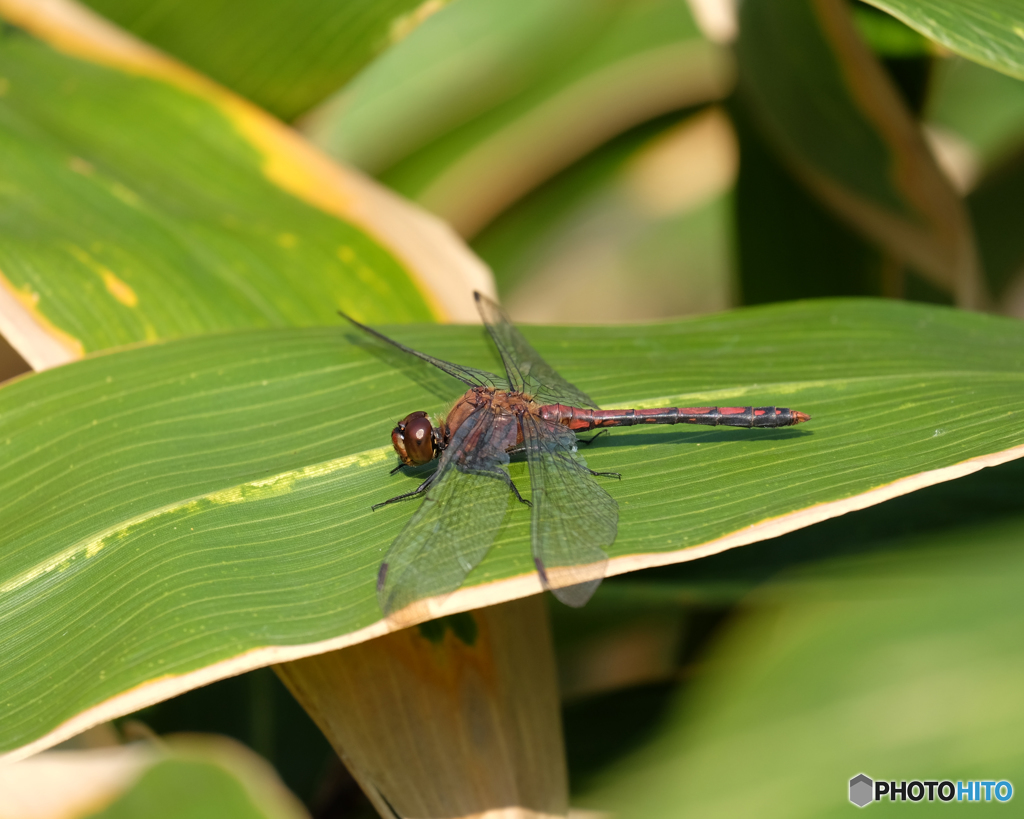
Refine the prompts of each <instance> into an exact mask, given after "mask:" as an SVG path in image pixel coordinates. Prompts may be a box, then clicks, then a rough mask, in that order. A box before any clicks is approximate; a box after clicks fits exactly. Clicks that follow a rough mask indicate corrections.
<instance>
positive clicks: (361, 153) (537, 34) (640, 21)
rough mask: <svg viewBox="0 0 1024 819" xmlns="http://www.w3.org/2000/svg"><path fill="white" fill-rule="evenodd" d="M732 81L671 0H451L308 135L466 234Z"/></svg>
mask: <svg viewBox="0 0 1024 819" xmlns="http://www.w3.org/2000/svg"><path fill="white" fill-rule="evenodd" d="M731 80H732V71H731V61H730V60H729V57H728V56H727V54H726V53H725V52H724V50H723V49H721V48H720V47H718V46H715V45H713V44H711V43H709V42H707V41H706V40H704V39H703V37H702V35H701V34H700V32H699V30H698V29H697V27H696V25H695V23H694V22H693V20H692V19H691V18H690V16H689V14H688V11H687V9H686V7H685V5H681V4H680V3H678V2H675V0H644V1H643V2H632V0H630V1H629V2H626V0H605V1H604V2H597V3H595V2H592V1H591V0H564V1H563V2H559V3H551V2H545V1H544V0H530V2H526V3H524V2H523V1H522V0H498V1H497V2H495V0H459V2H458V3H453V4H451V5H450V6H449V7H447V8H445V9H444V10H443V11H442V12H440V13H438V14H436V15H435V16H434V17H432V18H431V19H429V20H428V21H426V22H425V23H424V24H423V25H422V26H421V27H420V28H419V29H417V30H416V31H415V32H413V33H412V34H411V35H410V36H409V37H408V38H407V39H406V40H404V41H403V42H402V43H400V44H398V45H397V46H395V47H394V48H392V49H390V50H389V51H387V52H386V53H385V54H383V55H382V56H381V57H380V58H379V59H378V60H377V61H375V62H374V63H373V64H371V65H370V66H369V67H368V68H367V69H366V70H365V71H364V72H363V73H362V74H360V75H359V76H358V77H357V78H356V79H355V80H353V82H352V83H350V84H349V85H348V86H347V87H346V88H345V89H343V90H342V91H341V92H340V93H339V95H338V96H337V97H336V98H334V99H332V100H329V101H328V102H327V103H325V104H324V105H323V106H322V107H321V108H320V109H318V110H317V111H315V112H313V113H311V115H310V117H309V119H308V120H307V122H306V123H305V124H304V130H305V131H306V133H308V134H309V135H310V137H311V138H312V139H313V141H314V142H316V143H317V144H318V145H321V146H322V147H324V148H325V149H326V150H327V151H328V152H329V153H331V154H332V155H334V156H337V157H339V158H342V159H344V160H346V161H349V162H352V163H353V164H355V165H357V166H358V167H360V168H363V169H364V170H367V171H369V172H371V173H373V174H375V175H377V176H378V177H379V178H381V179H382V180H383V181H385V182H386V183H387V184H388V185H389V186H391V187H392V188H394V189H396V190H398V191H399V192H401V193H403V194H404V195H406V196H408V197H409V198H411V199H413V200H415V201H417V202H419V203H420V204H422V205H424V206H425V207H427V208H428V209H430V210H431V211H432V212H434V213H437V214H439V215H441V216H443V217H444V218H445V219H446V220H447V221H448V222H449V223H451V224H452V225H453V226H454V227H455V228H456V230H458V231H459V233H460V234H461V235H464V236H469V235H472V234H473V233H475V232H476V231H477V230H478V229H479V228H481V227H482V226H483V225H484V224H486V223H487V222H488V221H489V220H490V219H491V218H492V217H494V216H495V215H496V214H497V213H499V212H500V211H501V210H502V209H503V208H504V207H506V206H507V205H508V204H510V203H511V202H513V201H515V200H516V199H517V198H518V197H519V196H521V195H522V194H524V193H526V192H527V191H529V190H530V189H531V188H533V187H534V186H536V185H537V184H539V183H540V182H542V181H544V180H545V179H547V178H548V177H550V176H551V175H552V174H554V173H555V172H557V171H558V170H560V169H561V168H563V167H565V166H566V165H568V164H569V163H570V162H572V161H573V160H575V159H576V158H578V157H580V156H583V155H584V154H586V153H587V152H588V151H590V150H592V149H593V148H596V147H597V146H599V145H600V144H602V143H603V142H604V141H606V140H607V139H609V138H611V137H613V136H615V135H617V134H618V133H620V132H622V131H625V130H627V129H628V128H630V127H632V126H634V125H636V124H638V123H640V122H643V121H645V120H647V119H649V118H651V117H654V116H658V115H661V114H664V113H667V112H669V111H673V110H676V109H678V108H683V107H685V106H687V105H692V104H694V103H698V102H704V101H706V100H708V99H716V98H719V97H721V96H722V95H724V94H725V93H726V92H727V91H728V88H729V86H730V84H731Z"/></svg>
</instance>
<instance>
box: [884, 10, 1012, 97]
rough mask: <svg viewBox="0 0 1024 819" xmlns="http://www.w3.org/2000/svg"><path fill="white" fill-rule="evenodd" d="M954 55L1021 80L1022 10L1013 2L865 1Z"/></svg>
mask: <svg viewBox="0 0 1024 819" xmlns="http://www.w3.org/2000/svg"><path fill="white" fill-rule="evenodd" d="M866 2H868V3H870V4H871V5H873V6H877V7H878V8H880V9H883V10H885V11H887V12H889V13H890V14H892V15H894V16H896V17H898V18H899V19H900V20H902V21H903V22H904V23H906V24H907V25H908V26H910V27H911V28H914V29H917V30H918V31H920V32H921V33H922V34H924V35H925V36H926V37H931V38H932V39H933V40H936V41H937V42H940V43H942V45H944V46H946V47H947V48H949V49H950V50H952V51H955V52H956V53H957V54H962V55H963V56H964V57H967V58H968V59H970V60H974V61H975V62H978V63H981V64H982V65H987V66H989V67H990V68H994V69H996V70H997V71H1002V72H1003V73H1004V74H1010V75H1011V76H1014V77H1018V78H1020V79H1024V10H1022V9H1021V7H1020V4H1019V3H1016V2H1014V0H866Z"/></svg>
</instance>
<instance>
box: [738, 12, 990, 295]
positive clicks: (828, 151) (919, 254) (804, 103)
mask: <svg viewBox="0 0 1024 819" xmlns="http://www.w3.org/2000/svg"><path fill="white" fill-rule="evenodd" d="M737 56H738V58H739V64H740V91H741V94H742V97H743V100H744V103H745V104H746V105H747V106H749V108H750V110H751V112H752V114H753V117H754V119H755V120H756V122H757V124H758V125H759V126H760V128H761V129H762V131H763V133H764V134H765V136H766V138H767V139H768V140H769V141H770V142H771V143H772V145H773V146H774V148H775V149H776V150H777V151H778V152H779V154H780V156H781V157H782V158H783V159H784V160H785V161H786V162H787V163H788V165H789V166H790V168H791V169H792V170H793V172H794V173H795V174H796V175H797V176H798V177H799V178H800V180H801V181H802V182H803V184H804V185H805V186H806V187H807V188H808V190H810V191H811V193H813V194H814V195H815V196H816V197H817V198H819V199H820V200H821V201H822V202H823V203H825V204H826V205H828V206H829V207H830V208H832V209H833V210H834V211H835V212H836V213H837V214H838V215H839V216H840V217H841V218H843V219H844V220H845V221H847V222H848V223H849V224H851V225H852V226H853V227H854V228H855V229H857V230H858V231H859V232H861V233H862V234H863V235H864V236H865V237H866V238H868V239H870V240H871V241H873V242H875V243H876V244H878V245H879V246H880V247H881V248H882V249H883V250H884V251H885V252H886V253H887V254H888V255H889V256H890V257H891V258H892V260H893V262H894V264H895V265H896V266H898V267H902V266H904V265H905V266H908V267H910V268H913V269H914V270H916V271H917V272H919V273H920V274H922V275H923V276H926V277H928V279H929V281H930V283H931V285H932V286H933V287H935V288H939V289H941V290H944V291H945V292H946V293H952V294H955V296H956V299H957V303H958V304H960V305H961V306H979V305H981V304H983V303H985V293H984V288H983V285H982V281H981V278H980V274H979V270H978V261H977V258H976V254H975V250H974V245H973V237H972V235H971V229H970V223H969V221H968V219H967V216H966V213H965V211H964V207H963V203H962V202H961V201H960V198H959V197H958V196H957V194H956V193H955V191H954V190H953V189H952V187H951V186H950V184H949V182H948V181H947V180H946V179H945V177H944V176H943V175H942V173H941V172H940V170H939V168H938V166H937V165H936V163H935V160H934V159H933V158H932V155H931V153H930V151H929V149H928V148H927V146H926V145H925V142H924V140H923V138H922V136H921V133H920V130H919V127H918V125H917V123H916V122H915V121H914V119H913V118H912V117H911V115H910V112H909V111H908V110H907V109H906V106H905V105H904V103H903V102H902V100H901V99H900V97H899V95H898V94H897V92H896V89H895V88H894V87H893V85H892V83H891V81H890V80H889V79H888V77H886V76H885V73H884V71H883V69H882V68H881V66H880V65H879V64H878V61H877V60H876V58H875V57H874V55H873V54H871V52H870V51H869V50H868V49H867V47H866V46H865V45H864V43H863V42H862V41H861V40H860V39H859V37H858V36H857V33H856V31H855V29H854V27H853V24H852V21H851V19H850V13H849V10H848V9H847V8H846V6H845V4H844V3H841V2H839V0H814V1H813V2H805V0H751V2H745V3H744V4H743V5H742V7H741V9H740V39H739V42H738V44H737ZM893 294H894V295H896V294H898V291H897V293H893Z"/></svg>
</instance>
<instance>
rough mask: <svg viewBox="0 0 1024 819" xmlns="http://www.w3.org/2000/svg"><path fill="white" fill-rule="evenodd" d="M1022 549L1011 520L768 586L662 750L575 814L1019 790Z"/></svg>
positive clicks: (583, 799)
mask: <svg viewBox="0 0 1024 819" xmlns="http://www.w3.org/2000/svg"><path fill="white" fill-rule="evenodd" d="M1022 536H1024V520H1022V519H1021V518H1020V516H1019V514H1018V515H1017V516H1016V517H1015V518H1013V519H1010V520H1007V521H1002V522H999V523H991V522H989V523H982V524H976V525H974V526H968V527H963V528H959V529H957V528H953V529H947V530H946V531H944V532H941V533H930V534H928V535H926V536H918V537H910V538H903V539H900V540H888V541H879V542H877V551H876V552H875V553H874V554H871V555H867V556H859V557H855V558H843V559H840V560H832V561H829V562H827V563H824V564H822V565H819V566H816V567H814V568H811V569H804V570H803V571H800V572H797V573H791V574H790V575H789V576H788V577H784V578H780V579H778V580H777V581H776V582H774V583H771V584H769V585H767V586H765V587H763V588H761V589H759V590H758V591H757V592H756V593H755V594H753V595H751V596H750V597H748V598H747V599H746V600H745V601H744V608H743V610H742V613H741V614H740V615H739V616H738V617H737V618H735V619H734V620H733V622H732V623H731V624H730V627H729V628H728V629H727V630H726V631H725V633H724V634H723V635H722V637H721V638H720V639H719V640H718V644H717V645H716V647H715V648H714V650H713V651H712V652H711V654H710V656H709V657H707V658H705V662H703V663H701V665H700V666H699V669H700V670H699V671H698V676H697V678H696V680H695V681H694V682H693V684H692V685H691V686H689V687H688V688H684V689H683V690H681V691H680V692H679V693H678V694H677V695H675V696H674V697H670V698H669V699H668V701H667V702H664V703H662V708H663V711H662V714H663V716H662V719H661V720H660V722H659V725H658V727H657V728H655V729H654V732H653V736H651V735H648V736H647V737H644V738H643V740H642V741H641V742H640V743H638V744H639V745H640V746H641V747H639V748H637V749H636V750H635V751H634V752H633V753H631V754H629V755H628V756H626V758H624V759H621V760H619V761H618V762H617V763H615V764H614V765H612V766H610V767H607V768H605V769H604V770H603V771H602V773H601V776H600V778H599V779H595V780H594V784H593V786H592V788H591V789H590V790H589V791H588V792H586V793H584V794H580V795H578V796H577V797H576V800H577V801H578V802H579V803H580V804H581V805H583V806H586V807H589V808H593V809H596V810H601V811H609V812H614V814H615V815H616V816H623V817H646V816H662V815H667V814H671V815H672V816H680V817H683V816H700V817H726V816H749V815H757V816H769V817H772V816H780V817H782V816H785V817H804V816H808V817H809V816H815V817H821V816H826V817H830V816H841V815H843V814H848V813H849V811H850V805H849V804H848V803H847V802H846V788H847V783H848V781H849V779H850V778H851V777H852V776H854V775H856V774H857V773H860V772H864V773H866V774H867V775H868V776H869V777H871V778H873V779H875V780H879V779H885V780H896V781H897V782H898V781H901V780H904V781H909V780H914V779H917V780H925V779H934V780H939V781H941V780H946V779H948V780H951V781H952V782H954V783H956V782H957V781H958V780H962V781H968V780H977V779H992V778H994V779H996V780H999V779H1009V780H1011V781H1013V782H1016V778H1017V777H1015V776H1014V772H1019V771H1020V770H1021V765H1022V764H1024V754H1022V752H1021V747H1020V742H1019V736H1020V733H1021V730H1024V712H1022V711H1021V709H1020V708H1019V705H1018V698H1017V691H1018V690H1019V680H1020V678H1021V674H1022V672H1024V638H1022V635H1024V614H1022V609H1021V606H1020V599H1021V596H1022V594H1024V552H1022V551H1021V549H1020V543H1021V538H1022ZM993 802H994V800H993ZM940 805H941V807H940ZM945 807H946V806H945V805H944V804H942V803H941V802H939V800H937V799H936V800H935V801H934V802H933V803H930V804H927V803H922V804H921V806H920V809H921V810H924V811H926V812H934V813H933V815H935V814H938V813H939V812H940V811H942V812H945V811H944V810H943V809H944V808H945Z"/></svg>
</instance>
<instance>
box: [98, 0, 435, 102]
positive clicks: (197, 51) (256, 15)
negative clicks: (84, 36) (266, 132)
mask: <svg viewBox="0 0 1024 819" xmlns="http://www.w3.org/2000/svg"><path fill="white" fill-rule="evenodd" d="M85 2H86V4H87V5H89V6H91V7H92V8H93V9H95V10H96V11H98V12H99V13H100V14H102V15H104V16H105V17H107V18H108V19H110V20H113V21H114V22H116V23H117V24H119V25H120V26H123V27H124V28H125V29H127V30H128V31H130V32H132V33H133V34H135V35H136V36H138V37H140V38H141V39H143V40H146V41H147V42H149V43H152V44H153V45H155V46H157V47H158V48H160V49H161V50H163V51H166V52H167V53H168V54H173V55H174V56H175V57H178V58H179V59H181V60H182V61H184V62H186V63H188V64H189V65H191V66H192V67H194V68H196V69H198V70H199V71H201V72H202V73H204V74H206V75H207V76H209V77H211V78H213V79H214V80H216V81H217V82H220V83H223V84H224V85H226V86H227V87H228V88H230V89H232V90H233V91H237V92H238V93H239V94H241V95H242V96H244V97H248V98H249V99H251V100H252V101H253V102H255V103H256V104H257V105H260V106H261V107H263V108H266V109H267V110H268V111H270V112H272V113H274V114H276V115H277V116H279V117H282V118H283V119H292V118H293V117H295V116H298V115H299V114H301V113H302V112H303V111H305V110H306V109H308V108H310V107H311V106H313V105H315V104H316V103H318V102H320V101H321V100H322V99H324V97H326V96H327V95H329V94H332V93H334V91H336V90H337V89H338V88H339V87H340V86H341V85H343V84H344V83H345V82H346V81H348V80H349V78H351V77H352V76H353V75H354V74H355V73H356V72H357V71H358V70H359V69H360V68H362V67H363V65H365V64H366V63H367V62H369V61H370V60H371V59H372V58H373V57H375V56H376V55H377V53H378V52H380V51H382V50H383V49H385V48H387V47H388V46H389V45H391V43H392V42H394V41H397V40H400V39H401V38H402V37H403V36H405V34H406V33H407V32H408V31H409V30H410V29H411V28H413V27H415V26H416V25H417V24H418V23H419V21H420V20H421V19H422V17H425V16H427V15H429V14H430V13H431V10H432V9H434V8H438V7H440V6H441V5H442V4H441V3H437V2H434V3H430V2H427V3H424V2H423V0H374V2H372V3H337V2H332V0H299V2H290V3H280V2H275V0H257V1H256V2H251V1H250V2H247V3H246V4H245V7H244V10H243V9H242V8H241V7H240V6H238V5H237V4H234V3H209V2H203V0H163V1H162V2H147V0H85Z"/></svg>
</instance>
